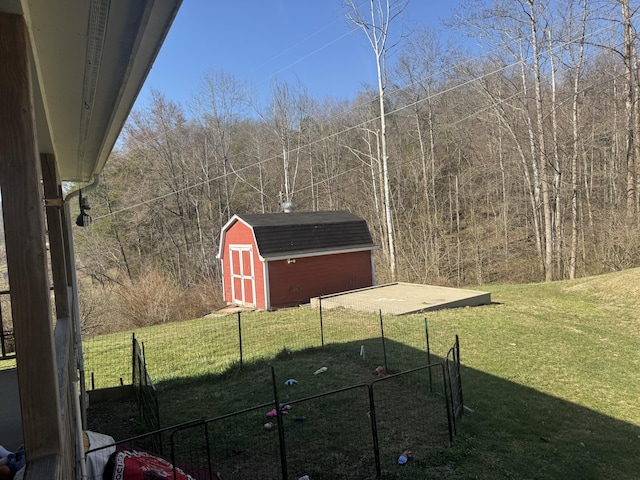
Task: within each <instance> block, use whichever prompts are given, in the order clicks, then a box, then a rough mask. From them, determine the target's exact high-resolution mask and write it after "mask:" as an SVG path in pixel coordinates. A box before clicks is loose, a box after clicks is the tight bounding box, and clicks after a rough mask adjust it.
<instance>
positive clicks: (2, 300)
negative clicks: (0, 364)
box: [0, 290, 16, 366]
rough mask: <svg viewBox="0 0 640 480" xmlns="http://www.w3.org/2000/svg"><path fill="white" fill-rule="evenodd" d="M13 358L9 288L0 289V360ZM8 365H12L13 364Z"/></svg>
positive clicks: (14, 352)
mask: <svg viewBox="0 0 640 480" xmlns="http://www.w3.org/2000/svg"><path fill="white" fill-rule="evenodd" d="M15 358H16V351H15V338H14V336H13V320H12V316H11V295H10V292H9V290H2V291H0V360H12V359H15ZM9 366H13V364H11V365H9Z"/></svg>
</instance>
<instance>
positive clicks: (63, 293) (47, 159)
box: [40, 154, 71, 318]
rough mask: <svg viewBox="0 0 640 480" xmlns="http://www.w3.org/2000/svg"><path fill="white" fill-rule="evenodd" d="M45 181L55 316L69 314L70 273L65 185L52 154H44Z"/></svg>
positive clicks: (42, 160)
mask: <svg viewBox="0 0 640 480" xmlns="http://www.w3.org/2000/svg"><path fill="white" fill-rule="evenodd" d="M40 161H41V165H42V185H43V186H44V196H45V198H46V202H45V204H46V206H47V209H46V213H47V226H48V227H49V251H50V252H51V255H50V256H51V275H52V277H53V291H54V293H55V297H56V317H57V318H70V317H71V305H70V301H69V286H70V282H69V277H68V275H67V265H68V262H67V255H68V251H67V249H66V245H65V235H64V204H63V197H62V186H61V185H60V180H59V177H58V170H57V168H56V159H55V157H54V156H53V155H50V154H42V155H41V156H40Z"/></svg>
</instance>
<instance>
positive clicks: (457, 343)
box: [456, 333, 464, 415]
mask: <svg viewBox="0 0 640 480" xmlns="http://www.w3.org/2000/svg"><path fill="white" fill-rule="evenodd" d="M456 371H457V374H458V390H459V391H460V414H461V415H464V399H463V398H462V372H461V371H460V338H459V337H458V334H457V333H456Z"/></svg>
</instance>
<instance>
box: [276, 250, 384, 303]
mask: <svg viewBox="0 0 640 480" xmlns="http://www.w3.org/2000/svg"><path fill="white" fill-rule="evenodd" d="M371 269H372V267H371V252H370V251H368V250H367V251H361V252H352V253H341V254H334V255H320V256H317V257H303V258H296V259H295V263H288V261H287V260H274V261H270V262H269V293H270V296H271V306H272V307H278V306H287V305H295V304H300V303H307V302H309V300H310V299H311V298H312V297H318V296H320V295H329V294H331V293H338V292H344V291H347V290H354V289H357V288H364V287H370V286H371V285H373V272H372V270H371Z"/></svg>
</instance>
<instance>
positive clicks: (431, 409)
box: [372, 364, 450, 476]
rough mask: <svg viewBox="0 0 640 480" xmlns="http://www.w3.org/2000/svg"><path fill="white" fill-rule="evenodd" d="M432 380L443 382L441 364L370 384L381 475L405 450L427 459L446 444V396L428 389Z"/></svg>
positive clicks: (447, 428)
mask: <svg viewBox="0 0 640 480" xmlns="http://www.w3.org/2000/svg"><path fill="white" fill-rule="evenodd" d="M431 382H433V383H434V384H440V385H442V384H443V383H444V376H443V369H442V365H441V364H434V365H430V366H425V367H421V368H418V369H414V370H411V371H408V372H404V373H400V374H397V375H392V376H389V377H386V378H382V379H379V380H376V381H375V382H374V383H373V384H372V389H373V398H374V402H375V403H374V404H375V418H376V424H377V430H378V444H379V448H380V463H381V468H382V473H383V476H384V474H385V473H392V472H393V471H394V470H395V469H397V467H398V457H399V456H400V455H401V454H402V453H403V452H404V451H406V450H409V451H411V452H412V456H413V459H414V461H416V462H421V463H422V462H424V463H428V462H429V457H430V456H431V455H434V454H436V453H437V452H439V451H441V450H442V448H443V447H446V446H448V445H449V443H450V429H449V420H448V416H447V404H446V398H445V397H444V396H443V395H442V394H439V393H436V394H432V393H431V390H432V389H431ZM438 390H440V391H441V390H442V387H440V388H439V389H438Z"/></svg>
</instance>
